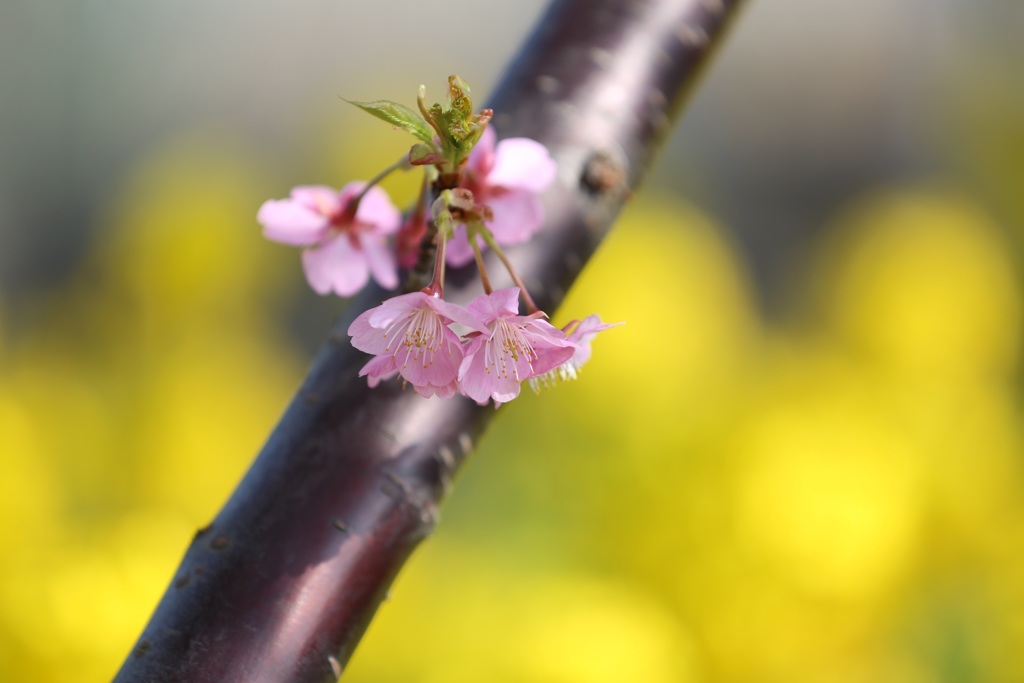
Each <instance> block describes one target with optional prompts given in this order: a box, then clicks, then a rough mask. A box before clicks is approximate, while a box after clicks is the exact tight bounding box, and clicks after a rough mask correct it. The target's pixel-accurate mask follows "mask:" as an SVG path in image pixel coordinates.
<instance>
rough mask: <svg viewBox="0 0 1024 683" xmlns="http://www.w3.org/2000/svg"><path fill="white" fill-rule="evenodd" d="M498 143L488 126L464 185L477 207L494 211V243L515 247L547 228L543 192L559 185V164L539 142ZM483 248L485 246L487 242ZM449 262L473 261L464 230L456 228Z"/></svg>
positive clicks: (491, 222)
mask: <svg viewBox="0 0 1024 683" xmlns="http://www.w3.org/2000/svg"><path fill="white" fill-rule="evenodd" d="M495 143H496V135H495V133H494V129H493V128H491V127H488V128H487V129H486V130H484V133H483V136H482V137H481V138H480V141H479V142H477V144H476V146H475V147H473V151H472V152H470V155H469V160H468V161H467V165H466V169H465V178H464V181H463V183H462V186H463V187H465V188H466V189H468V190H470V191H471V192H472V193H473V199H474V201H475V202H476V203H478V204H484V205H486V206H488V207H490V209H491V212H492V214H493V217H492V219H491V220H489V221H487V222H486V225H487V227H488V229H490V231H491V234H493V235H494V239H495V241H497V242H498V244H500V245H502V246H511V245H513V244H520V243H521V242H525V241H526V240H528V239H530V237H531V236H532V235H533V234H534V233H535V232H537V230H539V229H540V227H541V225H542V224H543V222H544V209H543V206H542V204H541V201H540V193H541V192H543V191H544V190H545V189H547V187H548V186H549V185H550V184H551V183H552V182H553V181H554V179H555V174H556V172H557V170H558V164H557V163H556V162H555V160H554V159H552V158H551V155H550V154H549V153H548V150H547V147H545V146H544V145H542V144H540V143H539V142H537V141H536V140H530V139H529V138H507V139H505V140H502V141H501V142H497V144H495ZM478 239H479V238H478ZM479 243H480V245H481V246H483V241H482V240H481V241H480V242H479ZM446 257H447V260H448V263H450V264H451V265H453V266H456V267H458V266H464V265H466V264H467V263H469V262H470V261H472V260H473V248H472V246H470V244H469V240H468V238H467V237H466V226H465V225H459V226H458V227H456V229H455V235H454V236H453V238H452V239H451V240H449V241H448V247H447V252H446Z"/></svg>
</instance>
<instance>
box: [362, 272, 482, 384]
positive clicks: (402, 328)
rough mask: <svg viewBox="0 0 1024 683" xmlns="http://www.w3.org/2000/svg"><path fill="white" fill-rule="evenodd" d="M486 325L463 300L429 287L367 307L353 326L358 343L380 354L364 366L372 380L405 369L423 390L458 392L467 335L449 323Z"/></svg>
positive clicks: (474, 326) (364, 373)
mask: <svg viewBox="0 0 1024 683" xmlns="http://www.w3.org/2000/svg"><path fill="white" fill-rule="evenodd" d="M452 323H458V324H459V325H462V326H464V327H466V328H471V329H479V328H482V327H483V323H482V321H480V320H479V319H478V318H477V316H476V315H475V314H473V313H471V312H469V311H468V310H466V309H465V308H463V307H462V306H458V305H456V304H453V303H449V302H447V301H444V300H443V299H440V298H439V297H436V296H430V295H428V294H424V293H423V292H413V293H411V294H402V295H401V296H396V297H393V298H391V299H388V300H387V301H385V302H384V303H382V304H381V305H380V306H377V307H376V308H371V309H370V310H368V311H364V312H363V313H361V314H360V315H359V316H358V317H357V318H356V319H355V320H354V321H352V324H351V325H350V326H349V328H348V333H349V335H350V336H351V337H352V346H354V347H356V348H357V349H359V350H361V351H365V352H367V353H371V354H373V355H374V356H375V358H373V359H372V360H370V362H368V363H367V364H366V365H365V366H363V369H362V370H360V371H359V376H360V377H363V376H369V383H370V386H371V387H373V386H376V385H377V384H378V383H379V382H381V381H384V380H386V379H390V378H391V377H394V376H396V375H401V376H402V378H403V379H405V380H406V381H407V382H409V383H410V384H412V385H413V387H414V388H415V389H416V391H417V392H419V393H420V394H421V395H423V396H434V395H436V396H440V397H442V398H447V397H449V396H451V395H452V394H454V393H455V391H456V388H457V383H456V378H457V376H458V372H459V365H460V363H461V362H462V359H463V345H462V341H461V339H460V338H459V336H458V335H457V334H455V332H453V331H452V330H451V328H450V327H449V325H451V324H452Z"/></svg>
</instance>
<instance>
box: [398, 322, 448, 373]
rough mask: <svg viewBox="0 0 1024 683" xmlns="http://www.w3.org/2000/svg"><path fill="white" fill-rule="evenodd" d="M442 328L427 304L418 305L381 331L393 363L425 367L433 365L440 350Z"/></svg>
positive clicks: (443, 326) (442, 335)
mask: <svg viewBox="0 0 1024 683" xmlns="http://www.w3.org/2000/svg"><path fill="white" fill-rule="evenodd" d="M444 328H445V325H444V324H443V323H442V322H441V319H440V316H438V315H437V313H435V312H434V311H433V310H431V309H429V308H418V309H416V311H415V312H413V314H412V315H410V316H408V317H405V318H401V319H399V320H396V321H395V322H394V323H392V324H391V325H390V326H389V327H388V328H387V329H386V330H385V331H384V338H385V339H387V340H388V344H387V347H386V352H387V353H390V354H391V356H392V358H394V359H395V364H396V366H399V367H402V368H405V367H408V366H409V363H410V362H412V363H418V364H420V365H421V367H424V368H426V367H428V366H430V365H433V363H434V354H435V353H437V352H438V351H440V350H441V344H442V341H443V339H444Z"/></svg>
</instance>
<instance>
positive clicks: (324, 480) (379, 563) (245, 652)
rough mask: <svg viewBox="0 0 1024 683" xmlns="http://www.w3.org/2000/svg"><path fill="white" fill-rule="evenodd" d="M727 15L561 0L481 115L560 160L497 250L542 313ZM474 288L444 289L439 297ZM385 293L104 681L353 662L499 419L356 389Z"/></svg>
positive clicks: (648, 0)
mask: <svg viewBox="0 0 1024 683" xmlns="http://www.w3.org/2000/svg"><path fill="white" fill-rule="evenodd" d="M739 4H740V2H739V0H557V1H556V2H554V3H553V5H552V6H551V8H550V9H549V11H548V12H547V14H546V15H545V16H544V17H543V18H542V19H541V20H540V23H539V24H538V27H537V29H536V31H535V33H534V34H533V36H532V37H531V38H530V40H529V42H528V43H527V44H526V46H525V47H524V48H523V50H522V51H521V53H520V56H519V58H518V60H517V61H516V62H515V63H514V64H513V66H512V67H511V69H510V70H509V72H508V73H507V74H506V76H505V78H504V80H503V81H502V83H501V85H500V87H499V88H498V89H497V92H496V94H495V96H494V100H493V103H492V106H493V108H494V109H495V111H496V112H498V114H497V117H496V118H495V120H494V125H495V127H496V128H497V130H498V132H499V134H500V135H501V136H503V137H508V136H527V137H531V138H534V139H536V140H539V141H540V142H542V143H544V144H545V145H547V146H548V148H549V149H550V150H551V153H552V155H553V156H554V157H555V159H556V160H557V161H558V163H559V169H560V170H559V179H558V182H557V183H556V186H555V187H554V188H552V189H551V190H550V191H549V192H548V193H547V194H546V196H545V209H546V216H547V220H546V225H545V228H544V230H543V231H542V232H541V233H540V234H539V235H538V236H537V237H535V238H534V240H533V241H532V242H531V243H530V244H528V245H524V246H523V247H520V248H518V249H515V250H510V255H511V257H512V259H513V260H514V261H515V263H516V266H517V269H518V270H519V272H520V273H521V274H522V275H523V277H524V279H525V280H526V284H527V286H528V287H530V289H531V293H532V294H533V296H534V298H535V299H536V300H537V303H538V304H539V305H540V306H541V307H542V308H544V309H546V310H548V311H551V310H553V309H554V308H556V307H557V305H558V304H559V303H560V301H561V300H562V298H563V296H564V294H565V292H566V290H567V289H568V287H569V286H570V284H571V283H572V281H573V280H574V279H575V277H576V275H577V274H578V272H579V270H580V269H581V268H582V266H583V264H584V263H585V262H586V260H587V259H588V258H589V257H590V255H591V253H592V252H593V250H594V249H595V248H596V246H597V244H598V242H599V241H600V239H601V238H602V236H603V235H604V234H605V233H606V232H607V230H608V228H609V226H610V225H611V222H612V220H613V219H614V217H615V215H616V214H617V212H618V210H619V209H620V208H621V206H622V203H623V202H624V201H625V199H626V198H627V197H628V195H629V193H630V192H631V190H632V188H634V187H635V186H636V184H637V183H638V182H639V180H640V177H641V176H642V174H643V172H644V170H645V169H646V168H647V167H648V165H649V163H650V160H651V156H652V154H653V152H654V150H655V149H656V147H657V145H658V142H659V141H660V139H661V138H662V137H663V136H664V135H665V134H666V133H667V132H668V130H669V128H670V127H671V124H672V122H673V120H674V118H675V116H676V113H677V112H678V110H679V108H680V105H681V103H682V99H683V96H684V94H685V92H686V91H687V89H688V88H689V87H690V86H691V85H692V84H693V83H694V81H695V79H696V77H697V74H698V72H699V70H700V67H701V66H702V64H703V63H704V61H705V57H706V56H707V54H708V52H709V50H710V49H711V47H712V46H713V45H714V44H716V43H717V42H719V39H720V36H721V34H722V31H723V29H724V27H725V24H726V22H727V20H728V19H729V18H730V17H731V16H732V15H733V14H734V10H735V9H736V7H737V5H739ZM492 272H497V269H495V270H494V271H492ZM496 284H500V283H496ZM477 288H478V285H477V284H476V282H475V281H473V280H471V279H470V276H469V274H468V273H465V272H464V273H454V274H453V277H452V278H451V280H450V282H449V284H448V286H447V287H446V295H447V297H448V298H451V299H453V300H456V301H463V302H465V301H467V300H468V299H470V298H471V297H472V296H473V295H474V294H475V293H476V292H477ZM386 296H387V294H386V293H385V292H382V291H380V290H377V289H370V290H369V291H366V292H364V293H363V295H362V296H360V298H359V299H358V300H357V301H356V302H355V303H354V304H353V306H352V307H351V309H350V312H349V314H348V315H347V316H346V317H345V319H343V320H341V321H340V322H339V323H338V325H337V327H336V328H335V331H334V333H333V334H332V336H331V338H330V339H329V340H328V342H327V343H326V344H325V346H324V347H323V348H322V349H321V351H320V352H319V354H318V355H317V357H316V359H315V361H314V363H313V366H312V368H311V370H310V373H309V377H308V378H307V380H306V382H305V384H304V385H303V387H302V389H301V390H300V391H299V393H298V395H297V396H296V398H295V400H294V401H293V402H292V404H291V406H290V407H289V408H288V411H287V412H286V413H285V415H284V417H283V418H282V420H281V422H280V424H279V425H278V426H277V428H276V429H275V430H274V432H273V434H271V436H270V439H269V440H268V441H267V444H266V446H265V447H264V448H263V451H262V452H261V453H260V455H259V457H258V458H257V459H256V461H255V462H254V463H253V465H252V467H251V469H250V470H249V472H248V473H247V474H246V476H245V478H244V479H243V480H242V482H241V483H240V484H239V486H238V488H237V490H236V491H235V492H234V494H233V495H232V497H231V499H230V500H229V501H228V503H227V504H226V505H225V507H224V509H223V510H222V511H221V512H220V514H219V515H218V516H217V518H216V519H215V520H214V522H213V523H212V524H211V525H210V526H209V527H207V528H205V529H203V530H201V531H199V532H198V533H197V534H196V537H195V539H194V541H193V543H192V545H191V547H190V548H189V550H188V553H187V554H186V556H185V559H184V561H183V562H182V564H181V567H180V568H179V569H178V572H177V574H176V575H175V577H174V579H173V581H172V582H171V585H170V587H169V588H168V589H167V593H166V594H165V595H164V597H163V599H162V601H161V602H160V605H159V606H158V607H157V610H156V612H155V613H154V615H153V617H152V619H151V620H150V622H149V624H148V625H147V626H146V629H145V631H144V632H143V634H142V636H141V637H140V639H139V641H138V643H137V644H136V646H135V648H134V650H133V651H132V653H131V654H130V655H129V656H128V658H127V660H126V662H125V664H124V665H123V667H122V668H121V671H120V672H119V673H118V676H117V678H116V680H117V681H119V682H122V683H127V682H129V681H132V682H137V683H143V682H145V683H153V682H156V681H197V682H204V681H209V682H211V683H212V682H216V683H228V682H232V681H247V682H252V681H331V680H334V679H335V677H336V671H337V670H340V668H341V667H343V666H344V665H345V663H346V662H347V661H348V659H349V657H350V655H351V654H352V650H353V649H354V648H355V646H356V643H357V642H358V640H359V638H360V637H361V636H362V634H363V631H364V630H365V628H366V626H367V624H368V622H369V620H370V618H371V617H372V616H373V613H374V612H375V611H376V609H377V607H378V605H379V604H380V602H381V600H382V599H383V597H384V594H385V593H386V591H387V589H388V586H389V585H390V584H391V581H392V579H393V578H394V576H395V574H396V573H397V572H398V570H399V569H400V568H401V566H402V564H403V563H404V562H405V560H406V558H407V557H408V556H409V554H410V553H411V552H412V550H413V549H414V548H415V547H416V545H417V544H418V543H419V542H420V541H421V540H422V539H423V538H424V537H425V536H427V535H428V534H429V533H430V531H431V529H432V527H433V525H434V521H435V517H436V510H437V506H438V504H439V502H440V500H441V499H442V498H443V497H444V494H445V493H446V491H447V489H448V487H449V485H450V482H451V479H452V477H453V476H454V475H455V472H456V471H457V470H458V468H459V466H460V465H461V464H462V462H463V460H464V459H465V457H466V456H467V454H468V453H469V452H470V451H471V450H472V448H473V445H474V443H475V441H476V439H477V438H478V437H479V436H480V433H481V432H482V430H483V429H484V426H485V425H486V424H487V422H488V421H489V419H490V418H491V417H492V416H493V415H494V414H495V410H494V409H493V408H490V407H483V408H481V407H479V406H477V405H475V404H474V403H472V402H471V401H468V400H463V399H451V400H446V401H441V400H429V401H428V400H424V399H421V398H419V397H418V396H417V395H416V394H415V393H414V392H412V391H402V389H401V387H400V386H399V384H398V383H397V382H390V383H387V384H386V385H384V386H381V387H378V388H376V389H373V390H370V389H368V388H367V386H366V382H365V380H363V379H359V378H357V376H356V375H357V372H358V370H359V368H360V367H361V366H362V365H363V363H365V362H366V360H367V358H366V356H365V355H364V354H362V353H360V352H358V351H355V350H354V349H352V347H351V346H350V345H349V343H348V338H347V336H346V335H345V330H346V329H347V327H348V324H349V322H350V321H351V319H352V318H353V317H354V316H355V315H356V314H357V313H358V312H360V311H362V310H365V309H366V308H368V307H370V306H375V305H377V304H378V303H380V302H381V301H382V300H383V299H384V298H386ZM196 476H202V473H196Z"/></svg>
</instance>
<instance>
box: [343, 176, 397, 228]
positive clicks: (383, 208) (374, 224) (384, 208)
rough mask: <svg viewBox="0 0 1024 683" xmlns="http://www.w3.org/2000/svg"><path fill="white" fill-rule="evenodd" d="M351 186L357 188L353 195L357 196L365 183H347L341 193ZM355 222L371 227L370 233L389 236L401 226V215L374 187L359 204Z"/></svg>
mask: <svg viewBox="0 0 1024 683" xmlns="http://www.w3.org/2000/svg"><path fill="white" fill-rule="evenodd" d="M352 185H358V186H359V187H358V189H357V190H356V191H355V192H354V193H353V195H357V194H359V192H362V190H363V187H365V186H366V183H349V184H348V185H346V186H345V188H343V189H342V192H343V193H344V191H345V189H347V188H349V187H351V186H352ZM356 220H357V221H359V222H360V223H364V224H366V225H369V226H371V229H372V231H373V232H375V233H377V234H380V235H390V234H392V233H394V232H396V231H397V230H398V227H399V226H400V225H401V224H402V213H401V212H400V211H399V210H398V208H397V207H395V205H394V204H392V203H391V199H390V198H389V197H388V194H387V192H385V191H384V190H383V189H381V188H380V187H378V186H376V185H375V186H373V187H371V188H370V190H369V191H368V192H367V193H366V195H365V196H364V197H363V199H362V200H361V201H360V202H359V208H358V209H357V210H356Z"/></svg>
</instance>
